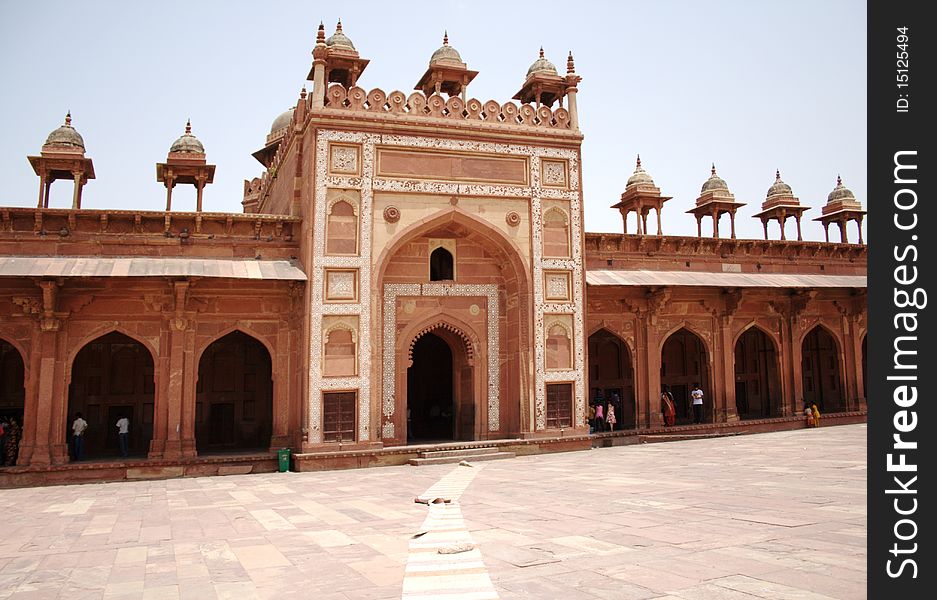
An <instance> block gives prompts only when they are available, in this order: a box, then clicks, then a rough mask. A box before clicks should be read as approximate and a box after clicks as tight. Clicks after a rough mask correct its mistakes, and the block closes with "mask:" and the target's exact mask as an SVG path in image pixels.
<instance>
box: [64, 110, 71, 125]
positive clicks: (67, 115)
mask: <svg viewBox="0 0 937 600" xmlns="http://www.w3.org/2000/svg"><path fill="white" fill-rule="evenodd" d="M65 125H66V126H68V127H71V126H72V111H71V109H69V111H68V112H67V113H65Z"/></svg>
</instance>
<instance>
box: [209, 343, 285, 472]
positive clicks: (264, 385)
mask: <svg viewBox="0 0 937 600" xmlns="http://www.w3.org/2000/svg"><path fill="white" fill-rule="evenodd" d="M271 373H272V370H271V360H270V353H269V352H267V348H266V347H265V346H264V345H263V344H261V343H260V342H259V341H257V340H256V339H254V338H252V337H251V336H249V335H247V334H246V333H242V332H240V331H233V332H231V333H229V334H227V335H226V336H224V337H222V338H220V339H217V340H215V341H214V342H212V343H211V345H209V346H208V347H207V348H205V351H204V352H203V353H202V357H201V358H200V359H199V361H198V384H197V386H196V393H195V446H196V450H197V451H198V453H199V454H207V453H217V452H239V451H256V450H261V451H266V450H268V449H269V448H270V436H271V433H272V428H273V381H272V379H271Z"/></svg>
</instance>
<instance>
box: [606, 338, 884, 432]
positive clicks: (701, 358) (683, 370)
mask: <svg viewBox="0 0 937 600" xmlns="http://www.w3.org/2000/svg"><path fill="white" fill-rule="evenodd" d="M588 353H589V387H590V390H591V397H592V399H595V398H596V397H601V398H603V399H606V400H607V399H608V398H611V397H613V396H614V395H617V397H618V398H620V404H621V405H620V406H619V407H617V408H616V410H617V411H619V412H620V416H619V418H618V422H619V423H620V427H622V428H626V429H627V428H635V427H636V426H637V420H636V404H635V382H634V372H635V371H634V365H633V360H632V356H631V351H630V349H629V347H628V345H627V344H626V343H625V342H624V341H623V340H622V339H621V338H619V337H618V336H617V335H615V334H614V333H612V332H611V331H609V330H607V329H604V328H603V329H599V330H598V331H597V332H595V333H593V334H592V335H591V336H589V347H588ZM660 361H661V362H660V382H661V386H662V388H663V387H664V386H666V387H667V389H668V390H669V391H670V393H671V394H672V395H673V397H674V404H675V408H676V413H677V414H676V422H677V424H687V423H691V422H692V420H693V412H692V406H691V399H690V391H691V390H692V388H693V386H694V385H695V384H699V386H700V388H701V389H702V390H703V393H704V395H705V397H706V398H709V399H711V398H712V391H711V390H712V385H711V380H710V372H709V367H708V365H709V362H710V361H709V357H708V356H707V349H706V344H705V343H704V342H703V340H702V339H701V338H700V337H699V336H698V335H697V334H696V333H694V332H692V331H690V330H689V329H687V328H685V327H684V328H681V329H679V330H677V331H675V332H673V333H672V334H670V335H669V336H668V337H667V339H666V341H665V342H664V344H663V346H662V348H661V356H660ZM866 362H867V360H866V341H865V339H863V341H862V365H861V368H862V373H863V384H864V382H865V379H866V378H865V376H864V375H865V368H866ZM841 364H842V353H841V350H840V348H839V344H838V343H837V341H836V338H835V337H834V336H833V335H831V334H830V332H829V331H827V330H826V329H825V328H824V327H822V326H821V325H817V326H816V327H814V328H813V329H812V330H810V332H808V333H807V335H806V336H804V338H803V341H802V344H801V374H802V384H803V400H804V401H805V402H816V403H817V405H818V406H819V408H820V410H821V411H822V412H838V411H843V410H846V407H847V402H846V398H845V392H844V389H843V380H842V378H843V374H842V369H841ZM733 376H734V382H735V383H734V385H735V409H736V413H737V414H738V416H739V418H741V419H760V418H768V417H774V416H780V415H782V414H784V412H783V406H782V399H783V397H782V391H781V363H780V359H779V352H778V349H777V347H776V345H775V343H774V341H773V340H772V339H771V337H770V336H769V335H767V334H766V333H765V332H764V331H763V330H761V329H760V328H758V327H757V326H753V327H750V328H748V329H747V330H745V331H744V332H743V333H742V334H741V335H740V336H739V337H738V339H737V340H736V343H735V349H734V373H733ZM863 394H864V390H863ZM794 408H799V407H794ZM705 410H706V414H705V416H704V420H707V421H712V420H713V403H712V402H706V403H705Z"/></svg>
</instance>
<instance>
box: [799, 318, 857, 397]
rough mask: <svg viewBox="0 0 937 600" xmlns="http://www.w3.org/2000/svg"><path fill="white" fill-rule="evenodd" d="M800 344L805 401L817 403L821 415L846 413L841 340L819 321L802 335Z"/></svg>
mask: <svg viewBox="0 0 937 600" xmlns="http://www.w3.org/2000/svg"><path fill="white" fill-rule="evenodd" d="M800 345H801V350H800V355H801V376H802V379H803V382H802V383H803V393H804V397H803V400H804V402H806V403H810V402H816V403H817V405H818V406H819V408H820V412H840V411H844V410H846V408H847V406H846V392H845V389H844V383H845V381H846V378H845V372H844V367H845V363H844V358H843V344H842V340H840V339H839V336H837V335H836V333H835V331H834V330H833V329H831V328H830V327H828V326H827V325H826V324H825V323H823V322H822V321H820V322H817V323H816V324H815V325H814V326H813V327H811V328H810V329H809V330H807V331H806V332H805V333H804V335H803V336H802V337H801V339H800Z"/></svg>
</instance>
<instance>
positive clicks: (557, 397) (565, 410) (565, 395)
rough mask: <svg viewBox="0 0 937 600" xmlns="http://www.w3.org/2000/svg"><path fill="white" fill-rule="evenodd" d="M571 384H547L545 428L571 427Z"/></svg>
mask: <svg viewBox="0 0 937 600" xmlns="http://www.w3.org/2000/svg"><path fill="white" fill-rule="evenodd" d="M572 422H573V384H572V383H548V384H547V428H555V427H572Z"/></svg>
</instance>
